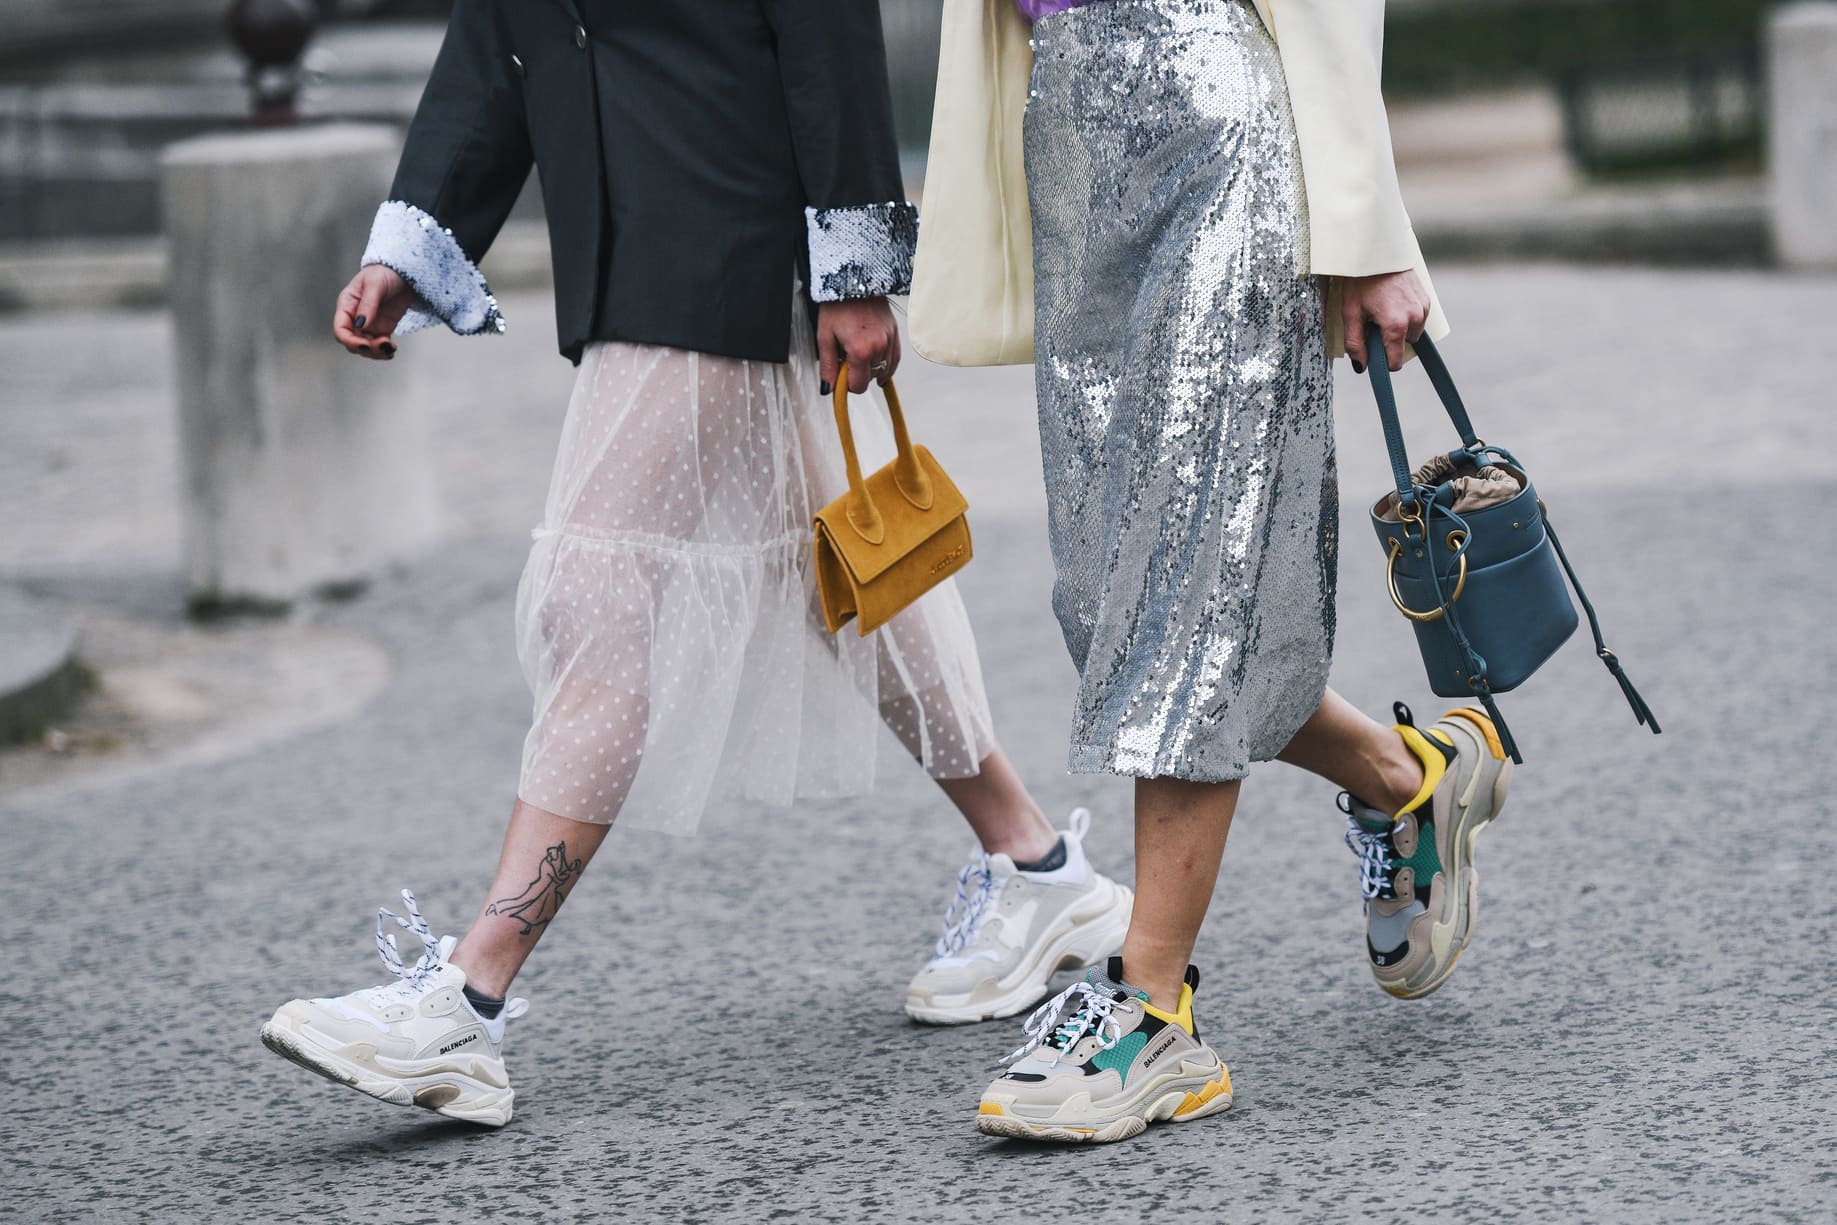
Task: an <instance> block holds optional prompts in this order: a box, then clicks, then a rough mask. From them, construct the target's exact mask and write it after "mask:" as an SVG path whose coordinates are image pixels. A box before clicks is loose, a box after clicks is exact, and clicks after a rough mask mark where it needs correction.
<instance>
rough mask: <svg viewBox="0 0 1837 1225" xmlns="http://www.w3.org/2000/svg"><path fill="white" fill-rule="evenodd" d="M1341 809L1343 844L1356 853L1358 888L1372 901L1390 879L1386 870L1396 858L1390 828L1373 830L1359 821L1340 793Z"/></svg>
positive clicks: (1348, 802) (1345, 798)
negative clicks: (1382, 830)
mask: <svg viewBox="0 0 1837 1225" xmlns="http://www.w3.org/2000/svg"><path fill="white" fill-rule="evenodd" d="M1340 811H1341V812H1343V813H1345V814H1346V845H1347V846H1348V847H1350V848H1351V849H1352V853H1353V854H1355V855H1357V856H1358V857H1359V892H1360V893H1363V894H1364V895H1365V900H1366V901H1368V902H1369V901H1371V900H1372V899H1373V898H1375V897H1377V896H1378V895H1379V894H1380V893H1382V892H1383V891H1384V886H1385V885H1386V884H1388V883H1389V880H1388V877H1387V873H1389V872H1390V870H1391V867H1392V866H1393V865H1394V864H1395V863H1396V862H1397V861H1396V860H1394V859H1392V858H1391V853H1390V847H1389V845H1387V844H1388V843H1389V841H1390V833H1389V831H1388V830H1387V831H1385V832H1383V833H1373V832H1372V831H1371V830H1368V829H1366V828H1365V827H1364V826H1363V825H1361V824H1359V819H1358V817H1357V816H1355V815H1354V814H1353V812H1352V802H1351V800H1350V798H1348V797H1345V796H1344V793H1342V798H1341V800H1340Z"/></svg>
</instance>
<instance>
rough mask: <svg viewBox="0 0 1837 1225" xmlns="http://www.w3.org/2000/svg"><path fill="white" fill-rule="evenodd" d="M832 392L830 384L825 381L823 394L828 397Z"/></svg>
mask: <svg viewBox="0 0 1837 1225" xmlns="http://www.w3.org/2000/svg"><path fill="white" fill-rule="evenodd" d="M830 390H831V388H830V386H829V383H828V382H827V381H825V382H824V383H823V394H824V395H828V394H829V393H830Z"/></svg>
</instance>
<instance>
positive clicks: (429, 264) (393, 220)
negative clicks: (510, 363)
mask: <svg viewBox="0 0 1837 1225" xmlns="http://www.w3.org/2000/svg"><path fill="white" fill-rule="evenodd" d="M363 262H364V263H365V264H366V265H367V264H381V265H383V266H384V267H385V268H389V269H392V270H393V271H394V272H395V273H396V275H398V276H400V277H401V278H402V279H403V280H404V281H407V282H408V284H409V286H410V287H411V288H413V289H414V291H415V303H414V305H413V306H411V307H409V309H408V313H407V314H405V315H403V316H402V322H401V323H399V324H397V325H396V329H395V334H396V335H397V336H405V335H407V334H408V333H409V332H418V331H420V330H421V329H422V328H426V327H432V326H434V325H435V324H436V323H444V324H446V325H447V326H448V327H450V328H452V329H453V330H454V331H455V332H458V333H459V334H460V335H461V336H476V335H478V334H479V333H481V332H483V333H487V334H489V333H492V332H501V331H503V330H504V316H503V315H502V314H501V313H499V311H498V300H497V299H496V298H494V297H492V296H491V287H490V286H489V285H487V284H485V274H484V273H482V272H480V271H479V270H478V265H477V264H475V263H473V262H472V260H471V258H470V257H469V256H467V255H466V253H465V249H464V248H462V247H461V246H460V245H459V242H458V240H457V239H455V238H454V237H453V232H452V231H451V230H449V229H446V228H445V227H443V226H442V225H441V224H440V223H439V222H438V221H436V220H435V219H434V218H433V217H432V216H430V215H429V214H427V213H425V212H423V211H421V210H420V209H418V208H416V207H415V206H414V205H412V204H408V203H405V202H404V201H401V200H390V201H388V202H386V203H385V204H384V205H383V206H382V207H381V208H379V209H377V210H376V220H375V221H374V222H373V223H372V224H371V226H370V242H369V245H367V246H366V247H365V248H364V258H363Z"/></svg>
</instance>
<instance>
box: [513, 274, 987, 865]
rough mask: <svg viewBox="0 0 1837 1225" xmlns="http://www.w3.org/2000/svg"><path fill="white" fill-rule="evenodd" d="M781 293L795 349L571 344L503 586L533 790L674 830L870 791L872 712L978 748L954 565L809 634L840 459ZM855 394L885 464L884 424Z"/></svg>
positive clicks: (805, 336) (975, 671)
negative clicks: (535, 493) (917, 594)
mask: <svg viewBox="0 0 1837 1225" xmlns="http://www.w3.org/2000/svg"><path fill="white" fill-rule="evenodd" d="M786 289H787V290H790V289H791V284H790V278H789V277H787V279H786ZM797 298H798V302H799V305H798V308H797V310H796V311H795V312H793V320H792V339H791V360H790V362H788V363H782V364H781V363H773V362H757V361H745V360H742V359H739V358H729V357H716V356H711V355H708V354H701V353H691V352H687V351H685V350H682V349H672V348H665V347H662V346H658V345H643V344H631V343H627V342H622V341H609V342H602V343H596V344H592V345H589V346H588V347H587V349H586V352H585V353H584V354H583V356H582V359H581V364H580V371H579V373H578V375H577V376H576V378H575V385H574V394H573V398H572V400H571V401H570V403H569V405H568V412H567V417H566V420H565V421H564V423H563V425H562V432H561V442H560V446H559V448H558V450H557V454H556V458H555V468H554V474H553V478H552V480H551V483H550V486H549V493H548V501H547V508H546V511H545V513H544V516H543V522H542V525H541V526H540V527H539V528H537V530H536V532H535V541H534V544H533V545H532V546H531V549H530V554H529V560H528V563H527V565H526V566H525V569H524V571H523V578H522V582H521V584H520V586H519V588H518V592H517V612H516V628H517V643H518V653H519V656H520V658H521V660H522V664H523V671H524V675H525V678H526V679H527V680H528V681H529V685H530V689H531V691H532V693H533V695H534V699H535V702H534V718H533V720H532V722H531V726H530V730H529V735H528V738H527V739H526V741H525V743H524V750H523V769H522V775H521V778H520V780H519V783H518V788H517V794H518V795H519V796H520V797H521V798H522V799H524V800H525V801H527V802H529V803H531V804H534V805H535V806H536V807H538V808H543V809H546V810H548V811H549V812H554V813H559V814H561V815H562V816H564V817H569V818H572V819H573V820H577V821H590V822H596V823H602V824H603V823H607V822H611V821H612V820H613V819H614V818H615V817H616V818H617V819H618V821H619V823H620V824H621V825H627V826H635V827H637V828H641V829H657V830H663V831H666V832H670V833H688V832H691V831H693V830H694V829H695V828H696V826H697V825H698V823H699V822H700V820H701V817H702V815H703V813H704V811H705V810H706V808H707V807H708V805H709V804H710V803H711V802H713V801H714V800H716V799H718V798H721V797H741V798H744V799H748V800H755V801H759V802H762V803H769V804H778V805H782V804H788V803H791V802H792V801H793V800H797V799H808V798H815V797H819V796H836V795H856V794H862V793H865V792H867V791H869V790H871V789H872V787H873V784H874V779H875V758H876V748H877V742H878V740H879V737H880V724H881V723H885V724H886V725H887V727H889V728H890V729H891V730H892V731H893V733H894V735H895V736H896V737H897V738H898V739H899V740H900V741H901V743H903V744H904V746H905V748H906V750H907V751H908V752H909V753H910V754H911V755H912V756H913V757H914V758H915V759H916V760H917V761H918V762H919V763H920V764H922V765H923V766H924V767H925V769H926V770H928V771H929V772H930V773H931V774H932V775H933V776H934V777H938V778H963V777H967V776H970V775H974V774H975V773H976V772H977V770H978V769H979V763H980V762H981V761H982V759H983V758H984V757H986V756H987V755H988V754H989V752H990V751H991V750H992V749H993V747H994V739H993V733H992V730H991V720H990V717H989V708H988V699H987V697H986V696H985V694H984V691H983V683H982V670H981V665H980V664H979V662H978V661H977V657H976V642H975V639H974V637H973V636H972V635H971V632H970V624H969V618H968V616H967V614H966V613H965V612H964V608H963V602H962V600H961V598H960V597H959V596H958V594H957V589H956V585H955V584H954V583H952V582H945V583H943V584H941V585H940V586H938V587H936V588H934V589H933V590H931V591H930V592H927V593H926V595H925V596H924V598H923V599H921V600H919V601H918V603H916V604H914V605H913V606H912V607H910V608H908V609H906V610H905V611H904V612H902V613H900V614H899V616H897V617H895V618H894V619H893V620H892V621H891V622H889V623H888V624H887V625H885V626H883V627H882V628H881V629H879V630H877V631H876V632H875V633H873V634H870V635H869V636H867V637H866V638H862V637H860V636H858V635H857V634H855V633H854V632H853V630H852V629H851V630H850V631H849V632H847V633H843V634H835V635H830V634H827V633H825V632H823V619H822V613H821V609H820V606H819V604H818V602H817V596H816V582H815V577H814V571H813V568H812V564H811V561H812V552H813V550H812V543H813V535H812V532H811V526H810V523H811V519H812V517H813V516H814V514H815V512H816V510H817V509H818V508H819V507H821V506H823V505H825V504H826V503H828V502H829V501H830V499H832V498H834V497H836V496H837V495H838V494H840V493H841V492H842V491H843V490H845V489H847V488H848V477H847V474H846V471H845V469H844V467H843V459H842V448H841V443H840V442H839V441H838V439H837V437H836V427H835V418H834V415H833V413H832V411H831V406H830V402H829V400H828V398H827V397H824V396H822V395H820V394H819V393H818V390H817V383H818V374H817V368H816V357H815V353H816V341H815V338H814V336H813V335H812V331H811V326H810V321H809V315H808V313H807V312H806V311H805V310H804V308H803V305H802V294H801V291H800V292H799V293H798V295H797ZM865 399H866V400H867V401H868V402H863V399H857V401H856V408H855V413H854V418H853V420H854V427H855V440H856V443H857V445H858V446H859V447H860V448H861V460H862V463H863V464H866V465H869V466H871V467H877V466H879V465H880V464H882V463H884V462H886V461H887V460H889V459H891V458H892V456H893V432H892V428H891V427H890V425H889V424H888V418H887V412H886V407H885V404H884V401H882V400H881V398H880V394H879V392H878V390H875V391H872V392H870V393H869V397H866V398H865ZM876 709H877V710H878V712H879V715H880V718H879V719H878V720H877V719H875V718H874V717H873V716H874V713H875V711H876Z"/></svg>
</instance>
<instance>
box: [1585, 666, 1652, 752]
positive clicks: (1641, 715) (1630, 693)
mask: <svg viewBox="0 0 1837 1225" xmlns="http://www.w3.org/2000/svg"><path fill="white" fill-rule="evenodd" d="M1596 654H1598V655H1600V656H1601V662H1602V663H1604V664H1606V665H1607V670H1608V671H1609V672H1611V673H1613V674H1614V679H1615V680H1617V681H1619V682H1620V692H1622V693H1624V694H1626V699H1627V705H1628V706H1631V707H1632V708H1633V717H1634V718H1635V719H1637V720H1639V724H1640V726H1641V727H1649V728H1651V729H1652V734H1653V735H1654V736H1656V735H1658V734H1659V733H1660V731H1661V730H1662V729H1661V728H1660V727H1659V725H1658V719H1657V717H1656V716H1654V715H1653V713H1652V708H1651V707H1650V706H1647V705H1646V700H1645V699H1644V698H1642V697H1640V696H1639V690H1637V689H1635V688H1633V682H1632V681H1631V680H1629V679H1628V678H1627V674H1626V672H1625V671H1624V670H1623V669H1622V668H1621V667H1620V657H1619V656H1617V655H1615V654H1614V653H1613V652H1612V651H1610V650H1608V649H1607V648H1606V647H1602V648H1601V649H1600V650H1599V651H1597V652H1596Z"/></svg>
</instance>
